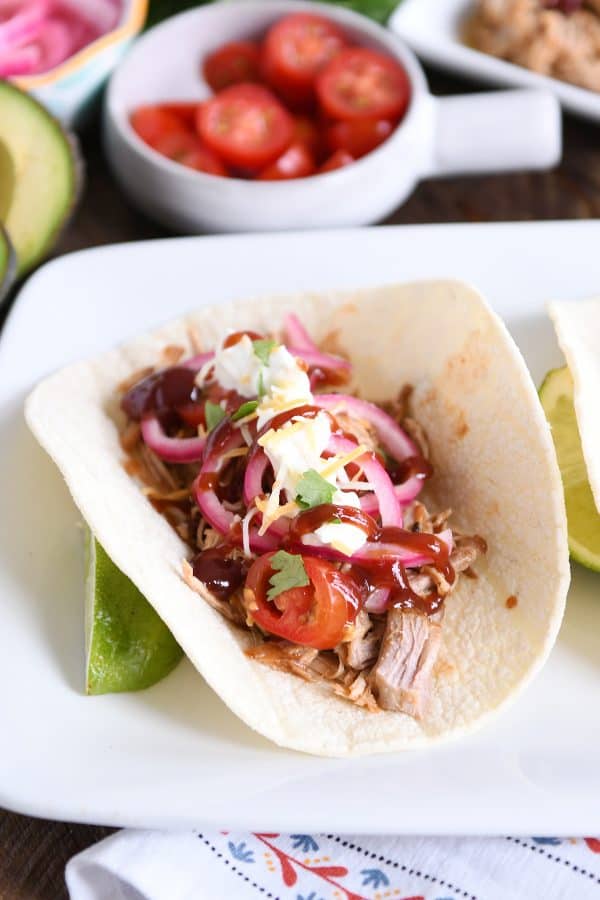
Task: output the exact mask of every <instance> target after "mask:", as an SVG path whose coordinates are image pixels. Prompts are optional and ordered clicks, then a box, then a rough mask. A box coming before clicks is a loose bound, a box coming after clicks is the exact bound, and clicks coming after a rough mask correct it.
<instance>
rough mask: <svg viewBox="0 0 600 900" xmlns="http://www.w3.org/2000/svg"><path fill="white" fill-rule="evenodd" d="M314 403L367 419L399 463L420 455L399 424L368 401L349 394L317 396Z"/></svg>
mask: <svg viewBox="0 0 600 900" xmlns="http://www.w3.org/2000/svg"><path fill="white" fill-rule="evenodd" d="M314 402H315V406H321V407H322V408H323V409H327V410H329V411H330V412H331V411H332V410H335V409H339V408H341V409H343V410H345V411H347V412H348V413H350V415H352V416H354V417H355V418H357V419H365V420H366V421H367V422H369V423H370V424H371V425H372V426H373V428H374V429H375V431H376V432H377V437H378V438H379V440H380V441H381V443H382V445H383V447H384V448H385V449H386V450H387V452H388V453H389V454H390V456H393V457H394V459H395V460H396V461H397V462H403V461H404V460H405V459H408V458H409V457H410V456H417V455H418V454H419V449H418V447H417V445H416V444H415V442H414V441H413V440H411V438H409V436H408V435H407V434H406V432H405V431H404V430H403V429H402V428H400V426H399V425H398V423H397V422H396V421H395V420H394V419H392V417H391V416H389V415H388V414H387V413H386V412H384V411H383V410H382V409H380V408H379V407H378V406H375V404H374V403H369V401H368V400H360V399H359V398H358V397H351V396H350V395H349V394H316V396H315V401H314Z"/></svg>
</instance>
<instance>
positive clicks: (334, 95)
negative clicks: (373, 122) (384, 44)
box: [316, 47, 410, 119]
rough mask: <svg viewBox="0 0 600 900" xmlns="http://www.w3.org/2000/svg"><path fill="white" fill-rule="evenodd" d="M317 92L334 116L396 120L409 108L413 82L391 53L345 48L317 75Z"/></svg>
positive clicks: (324, 105) (339, 117)
mask: <svg viewBox="0 0 600 900" xmlns="http://www.w3.org/2000/svg"><path fill="white" fill-rule="evenodd" d="M316 89H317V95H318V98H319V102H320V103H321V106H322V107H323V110H324V112H325V113H326V114H327V115H328V116H331V117H332V118H334V119H365V118H371V119H395V118H399V117H400V116H401V115H402V114H403V113H404V112H405V110H406V107H407V106H408V101H409V97H410V82H409V80H408V76H407V74H406V72H405V71H404V69H403V67H402V66H401V65H400V63H398V62H396V60H395V59H392V58H391V57H390V56H385V55H384V54H383V53H377V52H376V51H375V50H368V49H367V48H366V47H352V48H349V49H347V50H342V51H341V52H340V53H338V54H337V56H335V57H334V58H333V59H332V60H331V62H330V63H328V65H327V66H326V67H325V69H323V71H322V72H321V73H320V74H319V75H318V76H317V82H316Z"/></svg>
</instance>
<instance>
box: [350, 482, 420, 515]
mask: <svg viewBox="0 0 600 900" xmlns="http://www.w3.org/2000/svg"><path fill="white" fill-rule="evenodd" d="M347 486H348V487H352V482H350V483H349V484H348V485H347ZM422 487H423V481H422V479H420V478H417V477H416V476H414V477H413V478H409V479H408V481H404V482H403V483H402V484H395V485H394V493H395V495H396V499H397V500H398V503H400V504H402V506H404V505H406V504H408V503H412V501H413V500H414V499H415V498H416V497H417V496H418V495H419V493H420V492H421V488H422ZM360 506H361V509H362V511H363V512H366V513H369V515H370V516H376V515H377V513H378V512H379V503H378V500H377V495H376V494H374V493H373V492H370V493H365V494H361V497H360Z"/></svg>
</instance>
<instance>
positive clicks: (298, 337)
mask: <svg viewBox="0 0 600 900" xmlns="http://www.w3.org/2000/svg"><path fill="white" fill-rule="evenodd" d="M283 328H284V332H285V338H286V343H287V344H288V346H290V347H293V348H294V349H295V350H318V347H317V345H316V344H315V342H314V341H313V339H312V338H311V336H310V335H309V333H308V331H307V330H306V328H305V327H304V325H303V324H302V322H301V321H300V319H299V318H298V316H296V315H294V313H289V315H287V316H286V317H285V320H284V323H283Z"/></svg>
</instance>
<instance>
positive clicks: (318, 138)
mask: <svg viewBox="0 0 600 900" xmlns="http://www.w3.org/2000/svg"><path fill="white" fill-rule="evenodd" d="M294 142H295V143H296V142H297V143H299V144H304V146H305V147H306V148H307V149H308V150H309V152H310V153H311V154H312V155H313V157H314V158H315V159H319V158H320V157H321V156H322V155H323V150H324V147H325V141H324V135H323V133H322V126H321V125H320V123H318V122H317V121H316V120H315V119H311V118H310V117H309V116H295V117H294Z"/></svg>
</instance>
